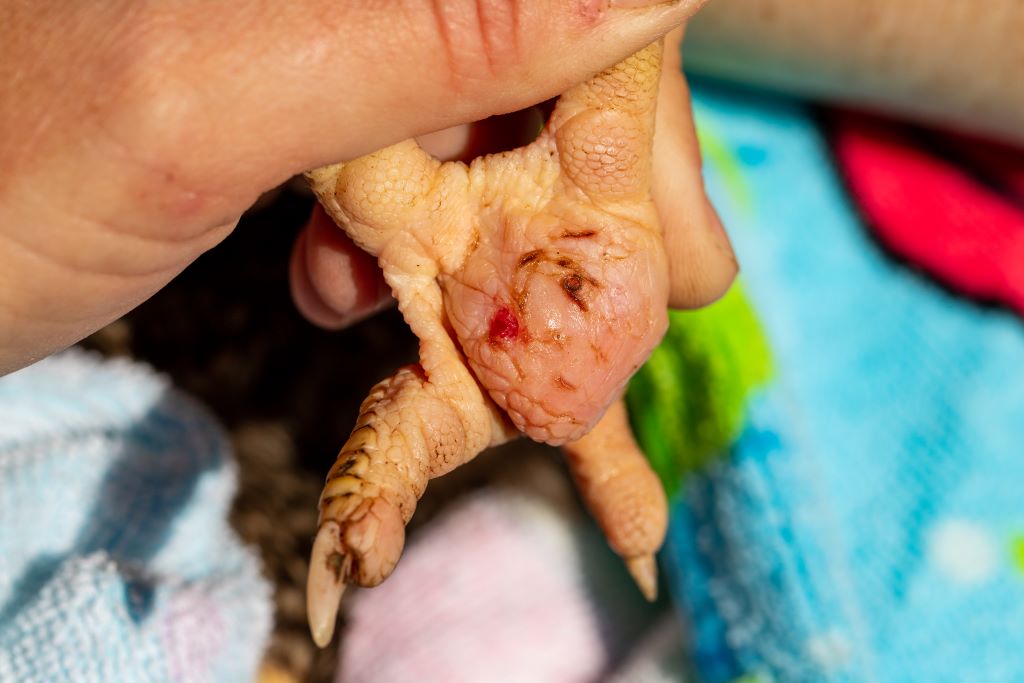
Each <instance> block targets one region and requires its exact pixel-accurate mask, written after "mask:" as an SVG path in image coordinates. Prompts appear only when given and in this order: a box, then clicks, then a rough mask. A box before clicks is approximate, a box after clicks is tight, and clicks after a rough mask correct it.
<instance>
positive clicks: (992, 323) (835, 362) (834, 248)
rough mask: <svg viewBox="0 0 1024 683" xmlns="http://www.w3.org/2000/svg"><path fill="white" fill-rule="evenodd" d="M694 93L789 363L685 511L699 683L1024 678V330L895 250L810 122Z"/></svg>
mask: <svg viewBox="0 0 1024 683" xmlns="http://www.w3.org/2000/svg"><path fill="white" fill-rule="evenodd" d="M694 92H695V105H696V108H697V113H698V121H699V124H698V127H699V128H700V129H701V131H702V137H703V139H704V143H705V145H704V149H705V160H706V162H707V181H708V187H709V190H710V193H711V194H712V196H713V200H714V202H715V204H716V205H717V206H718V208H719V210H720V212H721V214H722V217H723V219H724V222H725V224H726V225H727V226H728V227H729V229H730V233H731V235H732V238H733V241H734V243H735V246H736V250H737V253H738V256H739V260H740V262H741V264H742V266H743V273H742V283H743V288H744V291H745V292H746V295H747V298H748V299H749V301H750V302H751V304H752V306H753V309H754V310H755V311H756V314H757V316H758V318H759V319H760V321H761V325H762V329H763V333H764V337H765V339H766V340H767V342H768V347H769V348H770V349H771V354H772V365H773V373H772V378H771V379H770V380H769V381H768V382H767V383H765V384H764V385H763V386H761V387H760V388H759V389H758V390H756V391H754V392H753V393H751V394H750V396H749V398H748V402H747V405H746V413H745V418H744V423H743V425H742V428H741V429H740V430H739V435H738V438H737V439H736V440H735V442H734V443H733V445H732V446H731V448H728V449H727V450H726V451H724V452H722V453H719V454H718V456H717V457H716V458H714V459H713V460H712V462H711V464H710V465H708V466H707V467H706V468H704V469H702V470H700V471H698V472H696V473H693V472H691V473H689V474H687V475H686V476H685V478H684V480H683V481H682V485H681V487H680V488H679V490H678V492H677V494H676V495H675V496H674V498H673V502H672V512H671V529H670V536H669V539H668V542H667V545H666V548H665V549H664V552H663V553H662V560H663V562H664V564H665V566H666V569H667V573H668V581H669V583H670V586H671V589H672V592H673V594H674V596H675V598H676V599H677V601H678V603H679V607H680V612H681V614H682V615H683V618H684V619H685V620H686V621H687V623H688V624H689V626H690V630H691V634H690V642H689V644H688V651H689V653H690V655H691V657H692V661H693V665H694V668H695V670H696V672H697V674H698V675H699V677H700V679H701V680H703V681H705V682H706V683H727V682H730V681H736V680H744V681H748V680H749V681H753V680H758V681H777V682H780V683H812V682H818V681H829V682H831V681H836V682H839V681H844V682H845V681H850V682H853V681H857V682H861V681H878V682H885V683H904V682H906V683H911V682H920V683H924V682H928V683H947V682H948V683H971V682H977V683H996V682H1003V681H1005V682H1007V683H1009V682H1011V681H1024V573H1022V570H1024V567H1022V562H1021V560H1022V548H1024V543H1022V540H1021V539H1022V538H1024V323H1022V321H1021V319H1020V318H1018V317H1016V316H1015V315H1013V314H1011V313H1009V312H1004V311H1000V310H995V309H992V308H985V307H980V306H978V305H976V304H974V303H972V302H971V301H968V300H967V299H962V298H958V297H956V296H954V295H952V294H950V293H948V291H947V290H945V289H943V288H941V287H939V286H937V285H935V284H934V283H933V282H931V281H930V280H928V279H926V278H923V277H921V276H920V275H918V274H917V273H916V272H914V270H913V269H912V268H910V267H907V266H906V265H904V264H901V263H898V262H896V261H894V260H892V259H891V258H890V257H889V256H887V255H886V254H885V253H883V251H882V250H881V249H880V248H879V247H878V246H877V245H876V244H875V243H874V241H873V240H872V239H871V238H870V236H869V231H868V230H867V228H866V227H865V226H864V225H863V224H862V222H861V221H860V219H859V218H858V215H857V212H856V211H855V210H854V208H853V206H852V205H851V202H850V200H849V198H848V197H847V195H846V193H845V190H844V187H843V185H842V183H841V182H840V179H839V176H838V174H837V172H836V170H835V168H834V166H833V162H832V158H831V156H830V152H829V150H828V146H827V144H826V141H825V140H824V138H823V135H822V133H821V131H820V130H819V127H818V125H817V123H816V119H815V117H814V116H813V115H812V114H811V113H810V112H809V111H808V110H807V109H805V108H803V107H801V106H799V105H797V104H793V103H790V102H787V101H784V100H777V99H773V98H771V97H767V96H759V95H753V94H744V93H741V92H736V91H731V90H727V89H720V88H718V87H715V86H712V85H708V84H704V85H703V86H701V85H698V87H696V88H695V91H694ZM1020 267H1021V268H1024V263H1022V264H1020ZM666 410H667V409H666Z"/></svg>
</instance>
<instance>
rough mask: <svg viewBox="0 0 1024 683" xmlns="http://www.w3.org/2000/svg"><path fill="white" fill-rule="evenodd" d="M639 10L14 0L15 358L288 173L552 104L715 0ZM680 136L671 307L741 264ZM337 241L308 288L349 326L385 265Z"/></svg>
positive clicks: (314, 269) (704, 293)
mask: <svg viewBox="0 0 1024 683" xmlns="http://www.w3.org/2000/svg"><path fill="white" fill-rule="evenodd" d="M638 4H639V3H636V2H623V3H618V4H615V3H610V2H600V1H597V0H575V1H573V2H556V1H555V0H529V1H524V2H519V3H507V2H500V1H498V0H494V1H493V2H481V3H477V2H473V1H470V0H465V1H462V0H456V1H453V2H444V3H434V2H428V1H427V0H406V1H404V2H403V1H400V0H392V1H391V2H381V3H337V2H328V1H327V0H303V1H297V2H289V3H261V2H255V1H254V0H230V1H226V2H219V3H214V4H210V3H202V2H198V1H196V0H178V1H176V2H172V3H160V4H156V3H135V2H130V1H128V0H109V1H107V2H92V3H38V2H31V1H29V0H3V2H0V26H2V27H3V40H0V373H6V372H10V371H12V370H15V369H17V368H19V367H23V366H25V365H28V364H30V363H32V362H34V361H35V360H38V359H39V358H42V357H44V356H46V355H48V354H50V353H52V352H54V351H56V350H59V349H61V348H63V347H65V346H67V345H69V344H71V343H73V342H75V341H77V340H79V339H81V338H82V337H84V336H85V335H87V334H89V333H90V332H92V331H94V330H96V329H98V328H99V327H101V326H103V325H104V324H106V323H108V322H110V321H111V320H114V319H116V318H117V317H118V316H120V315H121V314H123V313H124V312H126V311H128V310H130V309H131V308H132V307H134V306H135V305H137V304H138V303H140V302H141V301H143V300H145V299H146V298H147V297H148V296H150V295H151V294H152V293H153V292H155V291H157V290H158V289H159V288H160V287H162V286H163V285H164V284H166V283H167V282H168V281H169V280H170V279H172V278H173V277H174V276H175V275H176V274H177V273H178V272H180V271H181V270H182V269H183V268H185V267H186V266H187V265H188V264H189V263H190V262H191V261H192V260H194V259H195V258H196V257H198V256H199V255H200V254H201V253H203V252H204V251H206V250H208V249H210V248H212V247H213V246H215V245H216V244H217V243H218V242H219V241H221V240H222V239H223V238H224V237H225V236H226V235H227V234H228V233H229V232H230V231H231V230H233V229H234V226H235V224H236V222H237V219H238V217H239V216H240V215H241V214H242V212H243V211H244V210H245V209H246V208H247V207H248V206H250V205H251V204H252V203H253V202H254V201H255V199H256V198H257V197H259V196H260V194H262V193H263V192H265V191H266V190H268V189H270V188H272V187H274V186H276V185H278V184H279V183H281V182H283V181H284V180H286V179H287V178H289V177H291V176H293V175H294V174H296V173H300V172H302V171H305V170H308V169H310V168H315V167H318V166H321V165H323V164H327V163H332V162H334V161H336V160H338V159H352V158H355V157H358V156H360V155H362V154H365V153H368V152H371V151H373V150H375V149H380V148H382V147H386V146H388V145H390V144H392V143H395V142H397V141H399V140H403V139H406V138H409V137H413V136H418V135H424V134H427V133H430V132H433V131H437V130H443V129H445V128H448V127H451V126H455V125H458V124H464V123H468V122H473V121H478V120H481V119H485V118H487V117H488V116H491V115H493V114H499V113H505V112H510V111H515V110H517V109H521V108H524V107H528V106H530V105H533V104H536V103H537V102H541V101H544V100H547V99H549V98H551V97H553V96H556V95H557V94H559V93H561V92H564V91H565V90H566V89H568V88H569V87H571V86H572V85H574V84H576V83H579V82H581V81H582V80H584V79H585V78H587V77H588V76H590V75H591V74H593V73H596V72H597V71H599V70H601V69H603V68H606V67H608V66H610V65H611V64H614V63H616V62H617V61H619V60H621V59H623V58H624V57H626V56H627V55H629V54H632V53H633V52H635V51H636V50H638V49H640V48H641V47H642V46H644V45H646V44H649V43H650V42H652V41H653V40H655V39H657V38H659V37H660V36H663V35H664V34H665V33H667V32H668V31H670V30H672V29H673V28H675V27H678V26H680V25H681V24H682V23H683V22H684V21H685V20H686V19H687V18H688V17H689V16H690V15H691V14H692V13H693V12H694V11H696V10H697V8H698V7H699V5H700V4H701V3H700V2H697V1H691V2H686V1H683V2H673V3H663V4H657V5H654V6H652V7H647V8H644V7H639V6H637V5H638ZM688 122H689V118H688V116H687V117H684V119H683V120H682V121H681V123H684V124H685V123H688ZM675 134H676V135H678V136H679V137H680V138H682V139H686V140H687V142H686V144H684V145H680V146H679V147H678V148H677V149H676V150H675V151H674V152H673V153H672V159H671V160H670V162H669V166H670V169H671V171H672V172H673V173H674V174H675V175H677V176H679V177H681V178H686V179H688V180H689V181H691V182H692V183H693V186H692V188H690V189H689V191H688V194H687V197H686V201H688V202H690V204H689V205H687V206H685V207H683V208H684V209H685V210H684V211H679V212H676V213H678V214H679V215H680V216H682V217H681V218H679V219H677V220H675V221H672V222H671V223H669V224H667V225H666V231H667V234H671V237H669V238H668V241H669V242H670V243H674V244H675V245H676V247H670V248H669V260H670V267H672V268H673V272H675V273H680V274H681V275H680V276H679V277H677V278H674V279H673V284H672V286H673V291H676V290H678V291H680V292H682V295H681V297H677V298H675V299H673V301H674V302H675V303H678V304H680V305H699V304H700V303H703V302H706V301H708V300H711V299H713V298H714V297H715V296H717V295H718V294H720V293H721V291H723V290H724V289H725V288H726V287H727V286H728V283H729V282H731V279H732V277H733V275H734V273H735V263H734V261H733V259H732V257H731V252H730V251H729V248H728V242H727V240H726V239H725V237H724V235H723V234H722V231H721V228H720V226H719V224H718V222H717V219H716V218H715V217H714V214H713V211H711V210H710V205H709V204H708V203H707V200H706V198H705V197H704V194H703V191H702V189H701V187H702V186H701V184H700V182H699V177H700V176H699V160H698V158H697V156H696V154H695V150H696V145H695V143H693V142H692V140H691V138H692V127H690V128H689V129H687V128H686V126H685V125H681V126H680V130H679V131H677V132H676V133H675ZM677 171H678V172H677ZM676 201H677V200H676ZM329 234H330V233H328V232H326V231H320V232H316V233H314V232H313V231H308V232H307V233H306V236H305V237H304V240H303V249H304V250H305V254H306V255H307V256H308V258H303V259H301V263H299V264H298V267H297V268H296V273H297V276H298V277H297V279H298V280H300V281H301V283H302V285H300V286H298V287H297V288H296V291H297V292H299V294H298V295H297V298H299V299H300V306H301V307H302V308H303V310H305V311H307V312H308V311H310V310H311V308H312V305H310V302H313V304H314V305H315V304H323V303H324V302H325V300H326V302H327V305H328V309H327V310H328V311H329V312H330V313H331V314H332V315H334V314H338V310H337V309H338V308H339V306H338V305H336V304H338V303H339V301H341V300H343V299H345V297H348V300H349V301H350V303H353V305H354V306H356V308H355V309H352V308H350V309H347V310H345V311H344V312H343V313H342V314H341V315H342V317H346V316H347V319H349V320H351V319H353V317H358V315H360V314H363V313H365V312H366V311H365V309H364V310H362V311H360V310H359V308H358V307H359V306H363V305H364V304H365V305H367V306H370V304H368V303H366V302H370V301H373V302H374V305H375V303H376V302H377V301H378V300H379V298H374V296H372V295H367V294H366V292H365V288H366V287H367V286H368V285H370V284H372V285H373V286H376V280H375V277H376V276H375V275H374V274H373V273H372V272H371V273H370V275H369V276H368V277H364V278H361V277H358V275H359V272H361V271H359V269H358V267H355V266H354V264H356V263H357V262H358V259H359V258H360V257H359V256H358V254H357V253H356V250H355V249H354V248H353V247H352V245H351V243H347V242H345V241H344V240H339V239H337V238H336V237H335V236H330V237H328V235H329ZM320 257H322V258H320ZM696 257H699V260H700V265H699V266H698V267H696V268H687V267H686V264H687V262H688V261H692V260H694V259H695V258H696ZM673 264H675V265H673ZM707 264H711V265H710V266H709V265H707ZM354 276H356V277H354ZM303 285H306V286H307V287H306V288H305V289H303ZM327 291H333V292H335V294H332V295H329V296H327V297H324V296H322V294H323V293H324V292H327ZM301 292H306V293H314V294H316V295H317V296H316V297H315V298H311V297H306V298H305V299H303V297H302V293H301ZM337 292H340V293H341V294H337ZM332 296H333V298H332ZM303 302H305V303H303ZM332 305H333V306H332ZM370 307H372V306H370ZM321 321H323V318H322V317H321Z"/></svg>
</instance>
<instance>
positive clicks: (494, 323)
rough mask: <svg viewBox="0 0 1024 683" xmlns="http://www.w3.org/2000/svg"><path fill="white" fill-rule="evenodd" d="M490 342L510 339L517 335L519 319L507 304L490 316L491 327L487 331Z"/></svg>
mask: <svg viewBox="0 0 1024 683" xmlns="http://www.w3.org/2000/svg"><path fill="white" fill-rule="evenodd" d="M488 336H489V337H490V339H491V342H492V343H493V342H498V341H512V340H513V339H515V338H516V337H518V336H519V319H518V318H516V314H515V313H513V312H512V309H510V308H509V307H508V306H503V307H502V308H499V309H498V311H497V313H495V314H494V317H493V318H491V328H490V330H489V332H488Z"/></svg>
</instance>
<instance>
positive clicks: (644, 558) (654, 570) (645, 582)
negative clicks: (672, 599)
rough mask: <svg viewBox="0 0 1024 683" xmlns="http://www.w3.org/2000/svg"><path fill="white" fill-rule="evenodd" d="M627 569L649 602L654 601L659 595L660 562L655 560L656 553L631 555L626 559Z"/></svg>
mask: <svg viewBox="0 0 1024 683" xmlns="http://www.w3.org/2000/svg"><path fill="white" fill-rule="evenodd" d="M626 569H628V570H629V573H630V575H632V577H633V580H634V581H636V585H637V587H639V588H640V592H641V593H643V595H644V597H645V598H647V600H648V601H649V602H654V601H655V600H656V599H657V597H658V563H657V562H655V560H654V555H641V556H640V557H631V558H629V559H628V560H626Z"/></svg>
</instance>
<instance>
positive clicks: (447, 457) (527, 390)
mask: <svg viewBox="0 0 1024 683" xmlns="http://www.w3.org/2000/svg"><path fill="white" fill-rule="evenodd" d="M661 51H662V48H661V44H660V43H656V44H654V45H651V46H649V47H647V48H645V49H644V50H642V51H640V52H638V53H637V54H635V55H633V56H632V57H630V58H628V59H627V60H625V61H624V62H622V63H620V64H618V65H617V66H615V67H613V68H611V69H608V70H606V71H604V72H602V73H600V74H598V75H596V76H595V77H593V78H592V79H591V80H589V81H587V82H586V83H584V84H582V85H580V86H577V87H575V88H573V89H571V90H569V91H568V92H566V93H565V94H564V95H562V97H560V98H559V100H558V102H557V104H556V105H555V108H554V111H553V113H552V115H551V117H550V120H549V121H548V123H547V125H546V127H545V128H544V130H543V131H542V132H541V134H540V135H539V137H538V138H537V139H536V140H535V141H534V142H533V143H531V144H530V145H528V146H526V147H522V148H519V149H515V150H512V151H509V152H503V153H500V154H493V155H488V156H484V157H480V158H477V159H475V160H473V161H472V163H470V164H469V165H466V164H463V163H459V162H446V163H442V162H440V161H438V160H437V159H435V158H433V157H431V156H430V155H428V154H427V153H426V152H424V151H423V150H422V149H420V147H419V146H418V145H417V144H416V143H415V142H414V141H406V142H403V143H400V144H397V145H394V146H392V147H389V148H387V149H384V150H381V151H379V152H376V153H374V154H371V155H368V156H366V157H362V158H360V159H356V160H354V161H352V162H348V163H344V164H336V165H334V166H330V167H326V168H322V169H318V170H316V171H313V172H311V173H310V174H309V177H310V180H311V183H312V185H313V189H314V191H315V192H316V194H317V196H318V198H319V199H320V201H321V202H322V203H323V205H324V206H325V208H326V209H327V211H328V213H329V214H330V215H331V216H332V217H333V219H334V220H335V221H336V222H337V223H338V225H339V226H341V227H342V228H343V229H344V230H345V231H346V233H348V235H349V236H350V237H351V238H352V239H353V240H354V241H355V242H356V243H357V244H358V245H359V246H360V247H362V248H363V249H365V250H366V251H368V252H369V253H371V254H373V255H375V256H376V257H377V258H378V260H379V262H380V265H381V267H382V268H383V271H384V277H385V280H386V281H387V282H388V284H389V285H390V286H391V288H392V291H393V293H394V295H395V297H396V299H397V300H398V305H399V308H400V309H401V311H402V314H403V315H404V317H405V320H406V322H407V323H408V324H409V326H410V327H411V328H412V330H413V332H414V333H415V334H416V336H417V337H418V338H419V340H420V363H419V365H417V366H412V367H406V368H402V369H400V370H399V371H398V372H397V373H396V374H395V375H394V376H392V377H391V378H389V379H387V380H384V381H383V382H381V383H380V384H378V385H377V386H376V387H375V388H374V389H373V391H372V392H371V394H370V396H369V397H368V398H367V399H366V401H365V402H364V403H363V405H362V408H361V410H360V417H359V421H358V423H357V425H356V428H355V430H354V431H353V432H352V435H351V437H350V438H349V440H348V442H347V443H346V444H345V446H344V448H343V449H342V451H341V454H340V455H339V457H338V460H337V462H336V463H335V465H334V467H333V468H332V469H331V471H330V474H329V475H328V478H327V484H326V486H325V487H324V491H323V494H322V496H321V500H320V530H319V532H318V534H317V538H316V540H315V543H314V548H313V556H312V560H311V566H310V576H309V584H308V593H307V607H308V611H309V616H310V626H311V629H312V632H313V637H314V640H316V642H317V643H318V644H319V645H321V646H323V645H326V643H327V642H329V641H330V639H331V636H332V634H333V629H334V622H335V617H336V613H337V607H338V601H339V600H340V597H341V593H342V591H343V589H344V586H345V584H347V583H350V582H354V583H356V584H358V585H362V586H373V585H376V584H378V583H380V582H381V581H383V580H384V579H385V578H386V577H387V576H388V575H389V574H390V573H391V571H392V570H393V569H394V566H395V563H396V562H397V561H398V557H399V555H400V554H401V551H402V546H403V543H404V537H405V524H406V523H407V522H408V521H409V519H410V517H411V516H412V514H413V511H414V509H415V506H416V502H417V500H418V499H419V497H420V496H421V495H422V494H423V491H424V489H425V488H426V485H427V481H428V480H429V479H430V478H432V477H436V476H440V475H442V474H445V473H446V472H449V471H451V470H452V469H454V468H455V467H458V466H459V465H461V464H462V463H464V462H466V461H468V460H470V459H471V458H473V457H474V456H475V455H476V454H477V453H479V452H480V451H482V450H483V449H485V448H488V447H490V446H494V445H497V444H500V443H502V442H504V441H507V440H509V439H511V438H514V437H516V436H518V435H519V434H520V433H524V434H526V435H527V436H529V437H530V438H533V439H535V440H537V441H543V442H546V443H549V444H553V445H566V444H569V445H568V447H567V449H566V450H567V455H568V459H569V464H570V467H571V468H572V470H573V473H574V477H575V479H576V481H577V483H578V485H579V487H580V490H581V493H582V494H583V496H584V499H585V501H586V503H587V505H588V507H589V508H590V510H591V511H592V512H593V513H594V515H595V517H596V518H597V519H598V522H599V523H600V524H601V526H602V528H603V529H604V531H605V534H606V535H607V536H608V538H609V541H610V543H611V545H612V547H613V548H614V549H615V550H616V551H617V552H619V553H620V554H621V555H622V556H623V557H624V558H625V559H626V561H627V565H628V566H629V568H630V571H631V572H632V573H633V575H634V576H635V577H636V578H637V581H638V583H639V585H640V586H641V589H642V590H643V592H644V593H645V595H648V596H649V597H652V596H653V592H654V586H655V585H656V574H655V565H654V559H653V555H654V552H655V551H656V550H657V549H658V547H659V546H660V545H661V542H662V539H663V537H664V533H665V524H666V522H665V520H666V513H665V508H666V505H665V499H664V493H663V492H662V490H661V487H660V485H659V483H658V479H657V477H656V476H655V475H654V474H653V472H651V471H650V468H649V466H648V465H647V463H646V460H644V458H643V455H642V453H640V451H639V449H638V448H637V447H636V444H635V442H633V441H632V438H631V437H630V435H629V430H628V424H627V422H626V419H625V412H624V409H623V408H622V407H621V403H620V404H617V405H616V407H615V408H614V409H613V410H611V411H608V414H607V415H605V412H606V411H607V410H608V408H609V406H611V405H612V404H613V403H614V402H616V401H617V399H618V398H619V397H620V396H621V393H622V390H623V388H624V387H625V384H626V382H627V381H628V380H629V378H630V377H631V376H632V374H633V373H634V372H635V371H636V370H637V368H639V367H640V365H641V364H642V363H643V362H644V361H645V360H646V358H647V357H648V355H649V354H650V352H651V351H652V350H653V348H654V347H655V346H656V345H657V343H658V342H659V341H660V340H661V338H662V336H663V334H664V332H665V329H666V327H667V315H666V309H667V304H668V267H667V262H666V256H665V251H664V248H663V246H662V238H661V231H660V227H659V223H658V216H657V213H656V211H655V207H654V204H653V202H652V200H651V195H650V183H651V151H652V139H653V134H654V120H655V108H656V101H657V93H658V85H659V77H660V70H661ZM592 429H593V430H594V431H593V433H592V434H590V435H589V436H588V432H590V431H591V430H592Z"/></svg>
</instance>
